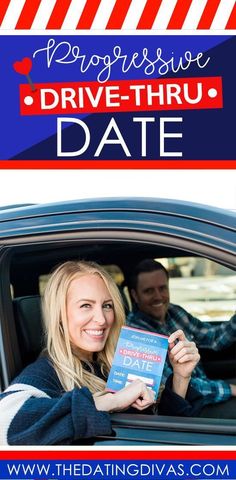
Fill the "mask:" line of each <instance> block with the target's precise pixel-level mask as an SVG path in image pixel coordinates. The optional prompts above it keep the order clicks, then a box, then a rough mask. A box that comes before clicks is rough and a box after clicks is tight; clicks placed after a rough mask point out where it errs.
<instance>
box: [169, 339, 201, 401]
mask: <svg viewBox="0 0 236 480" xmlns="http://www.w3.org/2000/svg"><path fill="white" fill-rule="evenodd" d="M176 340H178V342H177V343H175V342H176ZM168 342H169V359H170V363H171V365H172V368H173V374H174V376H173V391H174V392H175V393H177V394H178V395H180V396H181V397H183V398H185V395H186V392H187V388H188V384H189V381H190V378H191V374H192V371H193V369H194V368H195V366H196V365H197V363H198V362H199V360H200V355H199V353H198V349H197V347H196V344H195V343H194V342H190V341H189V340H187V338H186V337H185V334H184V332H183V331H182V330H177V331H176V332H174V333H172V334H171V335H170V337H169V339H168Z"/></svg>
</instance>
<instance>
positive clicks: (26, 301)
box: [13, 295, 44, 366]
mask: <svg viewBox="0 0 236 480" xmlns="http://www.w3.org/2000/svg"><path fill="white" fill-rule="evenodd" d="M13 309H14V316H15V324H16V332H17V337H18V341H19V348H20V353H21V356H22V362H23V366H25V365H27V364H28V363H30V362H33V361H34V360H35V359H36V358H37V356H38V355H39V353H40V352H41V350H42V348H43V346H44V339H43V322H42V310H41V297H40V296H39V295H31V296H26V297H18V298H15V299H14V300H13Z"/></svg>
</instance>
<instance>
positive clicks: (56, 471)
mask: <svg viewBox="0 0 236 480" xmlns="http://www.w3.org/2000/svg"><path fill="white" fill-rule="evenodd" d="M209 458H210V456H209ZM65 478H66V479H74V478H87V479H89V480H90V479H91V478H94V479H95V480H103V479H108V478H109V480H111V479H114V480H128V479H131V478H135V479H136V480H141V479H148V480H158V479H159V480H162V479H163V480H164V479H165V480H166V479H168V480H174V479H176V478H183V479H188V480H194V479H198V480H206V479H211V480H213V479H214V480H215V479H219V480H226V479H227V480H229V479H230V480H233V479H235V478H236V463H235V461H234V460H219V461H217V460H191V461H190V460H183V461H181V460H173V461H170V460H157V461H153V460H152V461H150V460H134V461H131V460H129V461H127V460H124V461H122V460H109V456H108V460H101V461H98V460H86V461H81V460H78V461H77V460H63V461H61V460H59V459H58V460H50V461H47V460H37V461H27V460H23V461H22V460H9V461H8V460H3V461H1V465H0V479H5V480H6V479H7V480H8V479H9V480H17V479H21V480H22V479H27V480H29V479H53V480H56V479H57V480H64V479H65Z"/></svg>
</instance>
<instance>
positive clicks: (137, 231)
mask: <svg viewBox="0 0 236 480" xmlns="http://www.w3.org/2000/svg"><path fill="white" fill-rule="evenodd" d="M235 226H236V215H235V212H233V211H226V210H223V209H218V208H214V207H209V206H205V205H201V204H194V203H190V202H184V201H176V200H168V199H158V198H104V199H102V198H100V199H90V200H77V201H71V202H60V203H54V204H37V205H32V204H29V205H14V206H12V207H11V206H7V207H3V208H1V209H0V262H1V279H0V282H1V297H0V382H1V389H2V390H3V389H4V388H6V387H7V386H8V385H9V383H10V382H11V380H12V379H13V378H14V377H15V376H16V375H17V374H18V373H19V372H20V371H21V370H22V368H23V367H24V366H26V365H27V364H28V363H30V362H31V361H33V360H34V359H35V358H37V355H38V354H39V352H40V350H41V348H42V346H43V335H42V323H41V311H40V298H41V295H42V294H43V290H44V288H45V284H46V282H47V278H48V276H49V274H50V272H51V270H52V269H53V268H54V267H55V266H56V265H57V264H59V263H61V262H63V261H65V260H69V259H84V260H95V261H96V262H98V263H100V264H102V265H103V266H104V267H105V268H107V270H108V271H109V272H110V273H111V275H112V276H113V277H114V278H115V280H116V282H117V285H118V287H119V289H120V292H121V295H122V298H123V300H124V306H125V309H126V312H127V313H128V311H129V310H130V309H131V308H132V301H131V297H130V295H129V276H130V273H131V272H132V269H133V268H134V266H135V265H136V263H137V262H138V261H140V260H141V259H143V258H154V259H158V260H160V261H161V262H163V264H164V265H165V266H167V268H168V269H169V272H170V277H171V278H170V281H171V282H172V284H171V293H172V295H173V297H174V298H176V299H177V300H178V303H181V302H187V303H185V305H187V306H188V309H190V311H191V308H192V309H193V313H196V311H197V312H198V313H199V315H200V314H202V319H204V320H205V319H206V318H207V320H208V321H212V322H223V321H227V320H228V319H229V318H230V316H231V315H232V314H233V313H234V311H235V297H236V275H235V265H236V255H235V253H236V246H235V238H236V236H235V233H236V232H235ZM172 289H173V292H172ZM196 304H197V306H196ZM235 351H236V345H235V343H234V344H233V345H232V346H231V347H230V348H227V349H224V351H222V352H218V353H215V352H212V351H210V350H204V352H201V353H202V359H203V362H204V365H205V368H206V371H207V373H208V375H209V376H211V377H212V378H214V377H217V378H219V376H221V378H224V379H227V378H232V377H233V376H234V377H236V375H235V365H236V362H235V357H236V355H235ZM111 419H112V425H113V435H112V436H110V437H96V438H93V439H90V440H89V441H88V442H85V441H84V442H83V445H84V444H86V445H87V444H91V445H97V446H100V445H101V446H102V445H111V446H116V445H144V446H145V445H146V446H149V445H156V446H157V445H164V446H166V445H200V446H202V445H235V443H236V442H235V439H236V435H235V434H236V420H226V419H214V418H213V419H207V418H184V417H168V416H150V415H144V414H141V415H140V414H137V415H136V414H128V413H115V414H111ZM77 444H78V443H77Z"/></svg>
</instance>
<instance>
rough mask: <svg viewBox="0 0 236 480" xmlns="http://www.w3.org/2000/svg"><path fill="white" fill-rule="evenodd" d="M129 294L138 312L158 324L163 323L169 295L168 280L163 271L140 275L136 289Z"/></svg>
mask: <svg viewBox="0 0 236 480" xmlns="http://www.w3.org/2000/svg"><path fill="white" fill-rule="evenodd" d="M131 293H132V296H133V298H134V300H135V302H136V303H137V305H138V308H139V310H141V311H142V312H144V313H146V314H147V315H151V316H152V317H154V318H156V319H157V320H158V321H159V322H162V323H163V322H164V321H165V316H166V313H167V310H168V306H169V302H170V295H169V282H168V278H167V276H166V274H165V272H164V271H163V270H155V271H154V272H145V273H140V274H139V276H138V282H137V288H136V290H132V291H131Z"/></svg>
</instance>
